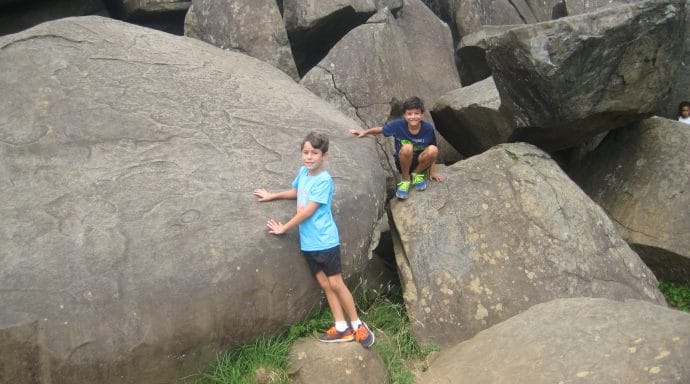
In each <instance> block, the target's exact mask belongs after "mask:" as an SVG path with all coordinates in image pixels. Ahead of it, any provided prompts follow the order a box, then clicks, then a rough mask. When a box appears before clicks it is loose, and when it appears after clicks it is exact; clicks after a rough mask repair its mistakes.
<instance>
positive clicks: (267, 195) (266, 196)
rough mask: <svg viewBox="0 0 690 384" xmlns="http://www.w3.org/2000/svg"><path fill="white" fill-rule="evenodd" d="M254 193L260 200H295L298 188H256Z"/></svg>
mask: <svg viewBox="0 0 690 384" xmlns="http://www.w3.org/2000/svg"><path fill="white" fill-rule="evenodd" d="M253 194H254V196H256V197H258V198H259V201H271V200H278V199H287V200H294V199H296V198H297V190H296V189H295V188H291V189H288V190H286V191H282V192H268V191H267V190H265V189H255V190H254V192H253Z"/></svg>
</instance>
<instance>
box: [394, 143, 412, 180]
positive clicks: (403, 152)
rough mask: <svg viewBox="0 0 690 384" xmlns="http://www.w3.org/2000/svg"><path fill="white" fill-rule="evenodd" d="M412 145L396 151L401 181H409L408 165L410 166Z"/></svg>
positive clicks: (406, 145)
mask: <svg viewBox="0 0 690 384" xmlns="http://www.w3.org/2000/svg"><path fill="white" fill-rule="evenodd" d="M412 155H413V150H412V144H405V145H403V146H402V147H400V151H398V162H400V174H401V176H402V179H403V180H406V181H409V180H410V165H412Z"/></svg>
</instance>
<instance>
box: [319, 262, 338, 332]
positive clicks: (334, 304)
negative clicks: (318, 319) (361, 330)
mask: <svg viewBox="0 0 690 384" xmlns="http://www.w3.org/2000/svg"><path fill="white" fill-rule="evenodd" d="M335 276H340V274H338V275H335ZM315 277H316V281H317V282H318V283H319V286H321V289H322V290H323V293H325V294H326V301H327V302H328V307H329V308H330V309H331V313H332V314H333V319H334V320H335V321H345V314H344V313H343V307H342V305H341V303H340V299H339V298H338V294H337V293H336V290H335V289H333V287H332V286H331V282H330V278H329V277H327V276H326V274H325V273H324V272H323V271H318V272H317V273H316V275H315ZM331 277H333V276H331ZM340 280H341V281H342V277H341V278H340Z"/></svg>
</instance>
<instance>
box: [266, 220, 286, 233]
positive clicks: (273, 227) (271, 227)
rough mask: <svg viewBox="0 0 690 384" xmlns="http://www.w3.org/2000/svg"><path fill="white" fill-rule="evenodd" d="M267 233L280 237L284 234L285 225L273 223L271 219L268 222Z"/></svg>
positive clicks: (277, 222)
mask: <svg viewBox="0 0 690 384" xmlns="http://www.w3.org/2000/svg"><path fill="white" fill-rule="evenodd" d="M267 226H268V233H272V234H274V235H282V234H283V233H285V224H283V223H281V222H279V221H275V220H273V219H270V220H268V224H267Z"/></svg>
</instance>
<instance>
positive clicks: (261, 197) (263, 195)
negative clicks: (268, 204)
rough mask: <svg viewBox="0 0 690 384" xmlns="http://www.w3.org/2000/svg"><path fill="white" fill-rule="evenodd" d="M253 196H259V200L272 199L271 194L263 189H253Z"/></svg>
mask: <svg viewBox="0 0 690 384" xmlns="http://www.w3.org/2000/svg"><path fill="white" fill-rule="evenodd" d="M253 194H254V196H256V197H258V198H259V201H271V200H273V194H272V193H271V192H268V191H267V190H265V189H255V190H254V192H253Z"/></svg>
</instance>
